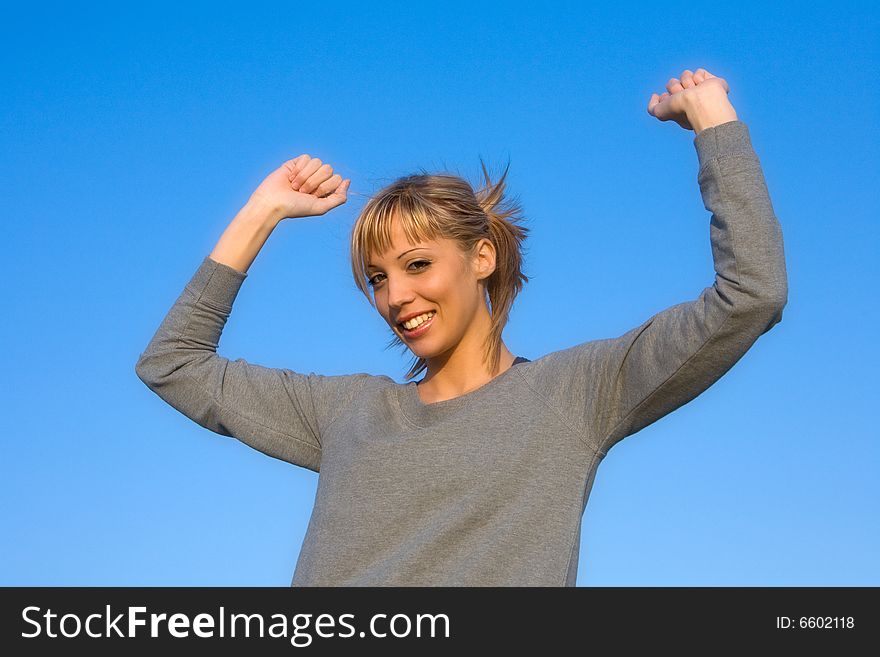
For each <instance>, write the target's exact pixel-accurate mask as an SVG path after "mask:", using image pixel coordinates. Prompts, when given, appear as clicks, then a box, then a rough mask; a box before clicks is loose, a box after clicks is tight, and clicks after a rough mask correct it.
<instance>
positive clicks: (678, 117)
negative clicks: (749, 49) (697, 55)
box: [648, 68, 736, 133]
mask: <svg viewBox="0 0 880 657" xmlns="http://www.w3.org/2000/svg"><path fill="white" fill-rule="evenodd" d="M666 89H667V91H666V92H664V93H662V94H660V95H657V94H651V99H650V101H648V114H650V115H651V116H655V117H657V118H658V119H659V120H661V121H675V122H676V123H677V124H678V125H680V126H681V127H682V128H684V129H685V130H694V131H696V132H697V133H699V132H700V131H701V130H703V129H704V128H705V127H709V125H706V124H708V123H714V124H717V123H722V122H723V121H725V120H727V121H730V120H735V119H736V112H735V111H734V109H733V105H731V104H730V101H729V100H728V99H727V94H728V93H730V86H729V85H728V84H727V81H726V80H725V79H724V78H719V77H716V76H714V75H712V74H711V73H709V71H707V70H706V69H704V68H698V69H697V70H696V71H690V70H687V69H686V70H685V71H684V72H683V73H682V74H681V78H670V79H669V82H667V83H666Z"/></svg>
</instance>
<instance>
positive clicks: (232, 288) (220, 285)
mask: <svg viewBox="0 0 880 657" xmlns="http://www.w3.org/2000/svg"><path fill="white" fill-rule="evenodd" d="M245 278H247V273H245V272H240V271H238V270H237V269H233V268H232V267H230V266H229V265H224V264H223V263H220V262H217V261H216V260H212V259H211V257H210V256H205V259H204V260H202V263H201V264H200V265H199V268H198V269H197V270H196V273H195V274H193V277H192V278H191V279H190V281H189V283H187V285H186V287H187V289H189V291H190V292H192V293H193V294H194V295H195V297H196V300H207V301H208V302H209V303H213V304H215V305H217V306H220V307H222V308H224V309H226V310H232V302H233V301H235V297H236V296H238V291H239V290H240V289H241V285H242V283H244V279H245Z"/></svg>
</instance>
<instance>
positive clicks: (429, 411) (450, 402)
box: [397, 356, 530, 428]
mask: <svg viewBox="0 0 880 657" xmlns="http://www.w3.org/2000/svg"><path fill="white" fill-rule="evenodd" d="M528 362H530V361H529V359H528V358H524V357H523V356H517V357H516V359H515V360H514V361H513V365H511V366H510V367H508V368H507V369H506V370H504V371H503V372H502V373H501V374H499V375H498V376H496V377H495V378H493V379H490V380H489V381H487V382H486V383H484V384H483V385H481V386H480V387H479V388H475V389H474V390H471V391H470V392H466V393H464V394H463V395H459V396H458V397H452V398H451V399H444V400H442V401H438V402H431V403H427V404H426V403H425V402H423V401H422V398H421V397H420V396H419V390H418V385H417V384H416V382H415V381H410V382H408V383H405V384H403V385H400V386H398V388H397V392H398V394H397V398H398V402H399V403H400V408H401V410H402V411H403V414H404V415H405V416H406V419H407V420H409V421H410V422H412V423H413V424H415V425H416V426H419V427H422V428H424V427H427V426H429V425H430V424H431V422H432V421H436V420H439V419H442V418H444V417H446V416H448V415H449V414H450V413H452V412H454V411H456V410H458V409H460V408H464V407H466V406H468V405H471V404H474V403H478V402H479V401H480V400H481V399H482V398H483V397H485V396H486V395H487V394H489V393H491V392H492V390H494V389H495V388H496V387H498V385H500V384H501V383H502V382H503V381H505V380H506V379H508V378H509V377H510V373H511V371H512V370H513V369H514V367H516V366H517V365H518V364H519V363H528Z"/></svg>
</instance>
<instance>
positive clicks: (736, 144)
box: [694, 120, 753, 169]
mask: <svg viewBox="0 0 880 657" xmlns="http://www.w3.org/2000/svg"><path fill="white" fill-rule="evenodd" d="M694 148H696V149H697V159H698V160H699V163H700V169H702V168H703V167H704V166H706V164H707V163H708V162H710V161H711V160H712V159H714V158H716V157H721V156H723V155H734V154H746V153H752V152H753V148H752V140H751V135H749V128H748V126H747V125H746V124H745V123H743V122H742V121H739V120H735V121H728V122H727V123H719V124H718V125H715V126H712V127H711V128H706V129H705V130H702V131H701V132H700V134H698V135H696V136H695V137H694Z"/></svg>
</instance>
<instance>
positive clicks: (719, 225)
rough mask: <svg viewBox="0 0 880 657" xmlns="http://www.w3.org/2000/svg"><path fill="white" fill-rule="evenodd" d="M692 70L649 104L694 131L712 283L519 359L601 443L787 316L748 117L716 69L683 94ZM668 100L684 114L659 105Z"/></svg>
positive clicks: (549, 397)
mask: <svg viewBox="0 0 880 657" xmlns="http://www.w3.org/2000/svg"><path fill="white" fill-rule="evenodd" d="M700 71H702V69H698V73H699V72H700ZM686 74H688V75H682V81H683V82H684V83H685V84H686V85H687V86H682V84H681V83H680V82H679V81H678V80H677V79H673V80H671V81H670V83H669V84H668V85H667V87H668V88H670V89H672V90H674V91H673V94H672V95H671V96H670V95H669V94H664V95H663V97H662V98H663V100H658V99H659V98H661V97H658V96H657V95H656V94H654V95H653V96H652V97H651V102H650V104H649V112H651V113H652V114H653V115H655V116H658V118H661V117H663V118H662V119H661V120H675V121H676V122H677V123H679V125H681V126H682V127H684V128H686V129H694V130H695V131H696V132H697V134H696V136H695V137H694V142H693V143H694V147H695V148H696V151H697V157H698V163H699V169H698V174H697V181H698V183H699V186H700V193H701V194H702V198H703V204H704V206H705V208H706V209H707V210H708V211H709V212H710V213H711V221H710V225H709V236H710V240H711V247H712V257H713V259H714V266H715V279H714V282H713V284H712V285H711V286H709V287H706V288H704V289H703V290H702V292H701V293H700V294H699V295H698V297H697V298H696V299H694V300H692V301H688V302H685V303H680V304H676V305H674V306H671V307H669V308H666V309H665V310H663V311H661V312H659V313H656V314H655V315H653V316H652V317H650V318H649V319H647V321H645V322H644V323H642V324H641V325H640V326H637V327H635V328H633V329H632V330H630V331H628V332H626V333H624V334H623V335H621V336H619V337H617V338H608V339H601V340H591V341H588V342H584V343H581V344H578V345H575V346H573V347H569V348H567V349H562V350H559V351H555V352H553V353H550V354H547V355H546V356H544V357H542V358H539V359H537V360H536V361H535V362H534V363H532V364H530V365H529V366H528V367H524V368H523V369H522V370H521V371H522V372H523V375H524V376H526V377H527V378H529V379H530V383H531V385H532V387H533V388H534V389H535V391H536V393H537V394H540V395H541V396H543V397H544V398H545V399H546V401H547V402H548V404H550V405H551V406H553V407H554V408H556V409H557V411H558V413H559V415H560V416H561V417H562V419H564V420H565V421H566V423H567V424H568V425H569V426H570V428H571V429H572V431H573V432H575V433H576V434H578V435H580V436H581V437H582V439H583V442H584V443H585V444H586V446H587V447H588V448H590V449H593V450H596V451H598V452H601V453H602V454H605V453H607V451H608V450H609V449H610V448H611V447H612V446H613V445H614V444H615V443H617V442H618V441H620V440H621V439H622V438H624V437H626V436H629V435H631V434H633V433H636V432H637V431H639V430H641V429H643V428H644V427H646V426H648V425H649V424H651V423H652V422H654V421H656V420H658V419H659V418H661V417H663V416H664V415H666V414H668V413H670V412H671V411H673V410H675V409H676V408H678V407H680V406H682V405H684V404H685V403H687V402H688V401H690V400H692V399H693V398H694V397H696V396H697V395H699V394H700V393H701V392H703V391H704V390H706V389H707V388H708V387H709V386H711V385H712V384H713V383H714V382H715V381H717V380H718V379H719V378H720V377H721V376H722V375H723V374H724V373H725V372H727V371H728V370H729V369H730V368H731V367H732V366H733V365H734V364H735V363H736V362H737V361H738V360H739V359H740V358H741V357H742V356H743V355H744V354H745V353H746V351H748V349H749V348H750V347H751V346H752V344H753V343H754V342H755V340H757V338H758V337H759V336H761V335H762V334H763V333H766V332H767V331H768V330H769V329H770V328H771V327H772V326H774V325H775V324H776V323H778V322H779V321H780V320H781V319H782V310H783V308H784V306H785V304H786V301H787V296H788V283H787V276H786V268H785V257H784V252H783V243H782V231H781V228H780V225H779V221H778V220H777V218H776V216H775V214H774V212H773V207H772V205H771V203H770V197H769V194H768V191H767V186H766V184H765V181H764V176H763V173H762V170H761V165H760V162H759V160H758V156H757V154H756V153H755V151H754V149H753V147H752V143H751V138H750V135H749V131H748V128H747V127H746V125H745V123H743V122H742V121H740V120H739V119H737V118H736V113H735V112H734V111H733V107H732V106H730V105H729V103H728V102H727V99H726V96H727V83H726V82H723V80H721V79H720V78H714V77H712V78H709V77H703V76H702V75H701V76H699V78H698V79H701V80H702V81H704V82H709V80H715V82H711V83H710V84H711V85H714V86H715V91H713V92H712V93H711V94H709V96H708V97H706V98H702V99H695V102H684V103H680V100H681V96H680V95H679V94H681V93H682V91H681V90H682V89H688V90H692V89H693V88H694V86H695V82H694V80H693V77H694V76H697V74H692V75H691V74H690V72H689V71H686ZM707 75H708V74H707ZM719 90H720V91H721V94H720V95H714V96H713V95H712V94H717V92H718V91H719ZM722 97H723V98H722ZM671 101H675V103H679V104H678V105H676V107H678V108H679V111H680V112H685V114H680V113H677V112H676V110H675V109H674V108H670V106H668V105H663V104H664V103H669V102H671Z"/></svg>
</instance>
